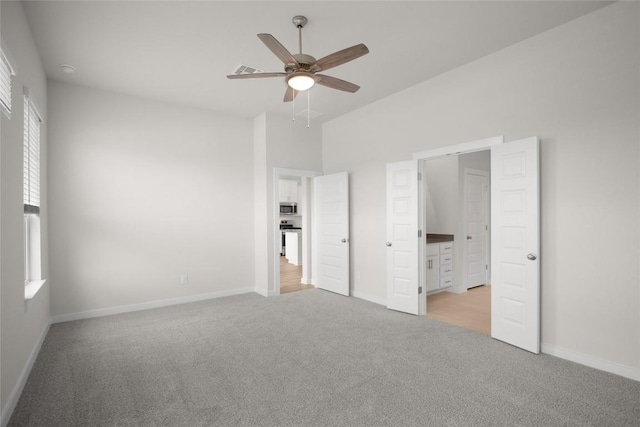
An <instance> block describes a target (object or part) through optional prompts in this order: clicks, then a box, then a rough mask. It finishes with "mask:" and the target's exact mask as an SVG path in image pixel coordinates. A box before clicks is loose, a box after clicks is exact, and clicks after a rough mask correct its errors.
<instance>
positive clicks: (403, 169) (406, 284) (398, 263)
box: [386, 160, 421, 314]
mask: <svg viewBox="0 0 640 427" xmlns="http://www.w3.org/2000/svg"><path fill="white" fill-rule="evenodd" d="M420 241H421V239H420V238H419V237H418V161H417V160H409V161H406V162H397V163H389V164H387V242H386V245H387V307H388V308H390V309H392V310H398V311H402V312H405V313H410V314H418V310H419V301H420V295H419V294H418V286H419V283H418V245H419V244H420Z"/></svg>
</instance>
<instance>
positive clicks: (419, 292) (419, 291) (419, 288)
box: [418, 286, 422, 295]
mask: <svg viewBox="0 0 640 427" xmlns="http://www.w3.org/2000/svg"><path fill="white" fill-rule="evenodd" d="M421 293H422V286H418V295H420V294H421Z"/></svg>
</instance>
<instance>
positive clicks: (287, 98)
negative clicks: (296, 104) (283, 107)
mask: <svg viewBox="0 0 640 427" xmlns="http://www.w3.org/2000/svg"><path fill="white" fill-rule="evenodd" d="M296 96H298V91H297V90H295V89H294V88H292V87H291V86H287V91H286V92H285V93H284V99H283V101H284V102H291V101H293V100H294V99H295V97H296Z"/></svg>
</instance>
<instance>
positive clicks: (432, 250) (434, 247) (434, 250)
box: [426, 243, 440, 256]
mask: <svg viewBox="0 0 640 427" xmlns="http://www.w3.org/2000/svg"><path fill="white" fill-rule="evenodd" d="M439 253H440V245H439V244H438V243H430V244H428V245H427V250H426V255H427V256H429V255H438V254H439Z"/></svg>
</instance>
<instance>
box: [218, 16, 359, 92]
mask: <svg viewBox="0 0 640 427" xmlns="http://www.w3.org/2000/svg"><path fill="white" fill-rule="evenodd" d="M292 22H293V25H295V27H296V28H297V29H298V45H299V50H300V53H296V54H292V53H291V52H289V51H288V50H287V48H285V47H284V46H283V45H282V44H281V43H280V42H279V41H278V40H276V38H275V37H273V36H272V35H271V34H258V38H259V39H260V40H262V42H263V43H264V44H265V45H267V47H268V48H269V49H270V50H271V52H273V53H274V54H275V55H276V56H277V57H278V58H279V59H280V60H281V61H282V62H284V72H281V73H277V72H276V73H254V74H231V75H228V76H227V78H229V79H255V78H262V77H284V78H285V81H286V82H287V91H286V92H285V94H284V102H291V101H293V99H294V98H295V97H296V95H297V94H298V92H302V91H305V90H307V89H310V88H311V87H312V86H313V85H314V84H316V83H317V84H319V85H322V86H326V87H329V88H332V89H338V90H342V91H345V92H351V93H354V92H356V91H357V90H358V89H360V86H358V85H356V84H353V83H351V82H348V81H345V80H342V79H338V78H336V77H331V76H327V75H324V74H318V73H319V72H320V71H326V70H329V69H331V68H333V67H337V66H338V65H342V64H344V63H346V62H349V61H353V60H354V59H356V58H359V57H361V56H362V55H366V54H367V53H369V49H368V48H367V47H366V46H365V45H364V44H362V43H360V44H357V45H355V46H351V47H348V48H346V49H342V50H340V51H338V52H334V53H332V54H330V55H327V56H325V57H324V58H320V59H315V58H314V57H313V56H311V55H307V54H304V53H302V28H304V26H305V25H306V24H307V18H306V17H304V16H300V15H298V16H294V17H293V19H292Z"/></svg>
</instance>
